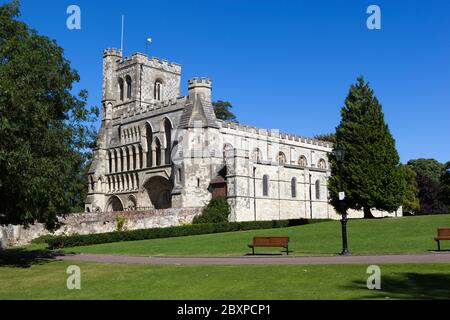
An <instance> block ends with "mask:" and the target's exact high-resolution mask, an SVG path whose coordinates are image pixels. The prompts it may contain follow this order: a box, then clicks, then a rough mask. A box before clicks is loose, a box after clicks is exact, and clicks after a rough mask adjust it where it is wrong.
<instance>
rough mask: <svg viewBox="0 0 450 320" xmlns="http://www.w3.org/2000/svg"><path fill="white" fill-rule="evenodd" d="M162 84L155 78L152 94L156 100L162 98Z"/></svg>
mask: <svg viewBox="0 0 450 320" xmlns="http://www.w3.org/2000/svg"><path fill="white" fill-rule="evenodd" d="M162 86H163V84H162V81H161V80H156V82H155V87H154V90H153V95H154V98H155V100H156V101H161V100H162Z"/></svg>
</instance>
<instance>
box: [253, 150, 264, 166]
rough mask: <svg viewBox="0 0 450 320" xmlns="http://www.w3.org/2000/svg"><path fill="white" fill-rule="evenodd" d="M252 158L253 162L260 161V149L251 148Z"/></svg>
mask: <svg viewBox="0 0 450 320" xmlns="http://www.w3.org/2000/svg"><path fill="white" fill-rule="evenodd" d="M252 160H253V161H254V162H257V163H258V162H261V161H262V152H261V149H259V148H255V150H253V152H252Z"/></svg>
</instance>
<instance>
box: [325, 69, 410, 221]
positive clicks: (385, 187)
mask: <svg viewBox="0 0 450 320" xmlns="http://www.w3.org/2000/svg"><path fill="white" fill-rule="evenodd" d="M341 115H342V120H341V123H340V125H339V126H338V127H337V129H336V140H337V144H336V145H341V146H343V147H344V148H345V149H346V155H345V160H344V162H343V163H342V176H343V179H342V181H340V180H341V179H340V174H339V163H338V162H337V161H336V158H335V156H334V154H332V155H330V161H331V164H332V176H331V178H330V181H329V189H330V197H331V203H332V204H333V205H334V207H335V208H336V209H337V210H338V212H341V213H342V210H341V208H340V205H339V196H338V194H339V192H340V191H345V193H346V199H345V201H344V208H343V209H356V210H364V217H365V218H373V215H372V213H371V209H378V210H385V211H388V212H393V211H395V210H397V209H398V208H399V207H400V206H401V205H402V200H403V194H404V187H405V182H404V178H403V175H402V171H401V169H400V159H399V155H398V153H397V150H396V148H395V141H394V139H393V137H392V135H391V133H390V131H389V128H388V126H387V124H386V123H385V121H384V114H383V112H382V109H381V105H380V103H379V102H378V99H377V98H376V97H375V96H374V92H373V90H372V89H371V88H370V87H369V84H368V83H366V82H365V81H364V79H363V78H362V77H360V78H358V82H357V83H356V84H354V85H352V86H351V87H350V91H349V94H348V96H347V99H346V100H345V106H344V107H343V108H342V110H341ZM336 145H335V147H336ZM340 183H342V189H343V190H341V185H340Z"/></svg>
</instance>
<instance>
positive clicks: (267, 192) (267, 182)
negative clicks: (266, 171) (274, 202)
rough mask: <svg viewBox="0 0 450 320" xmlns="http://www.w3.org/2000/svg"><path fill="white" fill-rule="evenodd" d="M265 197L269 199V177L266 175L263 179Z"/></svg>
mask: <svg viewBox="0 0 450 320" xmlns="http://www.w3.org/2000/svg"><path fill="white" fill-rule="evenodd" d="M263 196H264V197H268V196H269V176H268V175H265V176H264V177H263Z"/></svg>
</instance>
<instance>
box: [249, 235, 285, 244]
mask: <svg viewBox="0 0 450 320" xmlns="http://www.w3.org/2000/svg"><path fill="white" fill-rule="evenodd" d="M288 243H289V237H254V238H253V244H254V245H256V246H265V245H279V246H285V245H287V244H288Z"/></svg>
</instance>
